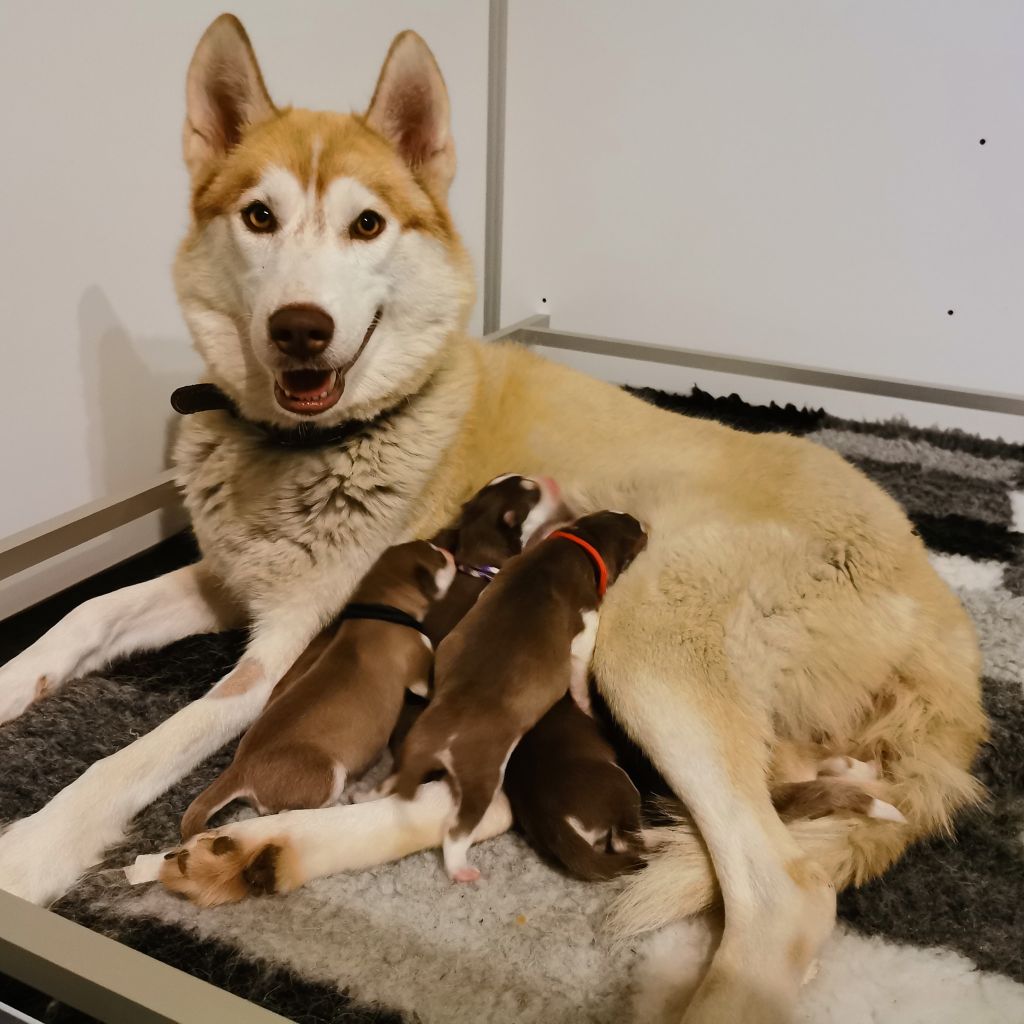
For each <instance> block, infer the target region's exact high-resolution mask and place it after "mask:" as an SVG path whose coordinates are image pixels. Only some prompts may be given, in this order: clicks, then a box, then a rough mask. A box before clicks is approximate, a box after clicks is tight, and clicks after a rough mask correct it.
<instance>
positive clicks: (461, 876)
mask: <svg viewBox="0 0 1024 1024" xmlns="http://www.w3.org/2000/svg"><path fill="white" fill-rule="evenodd" d="M452 881H453V882H479V881H480V869H479V868H475V867H473V866H472V865H466V867H464V868H456V869H455V870H454V871H453V872H452Z"/></svg>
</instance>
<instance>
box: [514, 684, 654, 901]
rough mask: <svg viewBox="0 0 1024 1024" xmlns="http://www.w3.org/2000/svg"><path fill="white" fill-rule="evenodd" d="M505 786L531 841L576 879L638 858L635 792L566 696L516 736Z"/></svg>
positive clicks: (598, 876) (610, 872)
mask: <svg viewBox="0 0 1024 1024" xmlns="http://www.w3.org/2000/svg"><path fill="white" fill-rule="evenodd" d="M504 786H505V795H506V796H507V797H508V799H509V803H510V804H511V805H512V816H513V818H514V819H515V821H516V823H517V824H518V825H519V827H520V828H521V829H522V831H523V833H524V835H525V836H526V838H527V839H528V840H529V842H530V845H531V846H532V847H533V848H534V849H535V850H537V851H538V852H539V853H541V854H544V855H545V856H547V857H549V858H550V859H552V860H554V861H556V862H557V863H558V864H560V865H562V867H564V868H565V869H566V870H567V871H569V872H570V874H573V875H575V876H576V877H577V878H582V879H584V880H585V881H591V882H596V881H601V880H603V879H607V878H614V877H615V876H616V875H620V874H623V873H624V872H627V871H633V870H635V869H637V868H639V867H640V866H641V864H642V863H643V861H642V860H641V857H640V854H641V852H642V851H643V844H642V842H641V840H640V827H641V825H640V793H639V791H638V790H637V788H636V786H634V785H633V782H632V780H631V779H630V777H629V776H628V775H627V774H626V772H625V771H624V770H623V769H622V768H621V767H620V766H619V763H618V761H617V759H616V756H615V750H614V749H613V747H612V745H611V744H610V743H609V742H608V741H607V740H606V739H605V738H604V736H603V735H602V734H601V728H600V726H599V725H598V723H597V722H596V721H595V720H594V719H593V718H592V717H591V716H590V715H588V714H586V713H585V712H584V711H582V710H581V709H580V707H579V705H578V704H576V702H575V701H574V700H573V699H572V698H571V697H569V696H568V695H566V696H565V697H563V698H562V699H561V700H560V701H558V702H557V703H556V704H555V706H554V707H553V708H551V710H550V711H548V712H547V714H545V715H544V717H543V718H541V720H540V721H539V722H538V723H537V724H536V725H535V726H534V727H533V728H532V729H531V730H530V731H529V732H528V733H527V734H526V735H525V736H524V737H523V738H522V740H521V741H520V742H519V744H518V746H517V747H516V748H515V750H514V751H513V752H512V756H511V757H510V758H509V762H508V768H507V770H506V772H505V782H504Z"/></svg>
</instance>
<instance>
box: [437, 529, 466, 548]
mask: <svg viewBox="0 0 1024 1024" xmlns="http://www.w3.org/2000/svg"><path fill="white" fill-rule="evenodd" d="M430 543H431V544H436V545H437V546H438V547H439V548H444V549H445V550H446V551H454V550H455V549H456V548H457V547H458V546H459V531H458V530H456V529H455V528H453V527H449V528H447V529H444V530H441V531H440V532H439V533H435V534H434V536H433V537H431V538H430Z"/></svg>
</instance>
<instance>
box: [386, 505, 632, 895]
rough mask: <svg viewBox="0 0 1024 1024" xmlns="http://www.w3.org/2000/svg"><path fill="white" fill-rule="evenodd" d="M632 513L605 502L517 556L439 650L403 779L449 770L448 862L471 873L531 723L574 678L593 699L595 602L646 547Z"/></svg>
mask: <svg viewBox="0 0 1024 1024" xmlns="http://www.w3.org/2000/svg"><path fill="white" fill-rule="evenodd" d="M646 543H647V536H646V534H645V533H644V530H643V528H642V527H641V526H640V524H639V523H638V522H637V520H635V519H634V518H633V517H632V516H629V515H626V514H625V513H622V512H598V513H595V514H593V515H590V516H585V517H583V518H582V519H579V520H577V521H576V523H575V524H574V525H573V526H572V527H571V528H570V530H569V531H559V532H558V533H555V534H552V535H551V536H550V537H549V538H548V539H547V540H545V541H544V542H543V543H541V544H539V545H538V546H537V547H535V548H534V549H533V550H531V551H527V552H525V553H524V554H523V555H521V556H520V557H519V558H517V559H516V560H515V561H513V562H511V563H510V564H509V565H508V566H507V567H506V569H505V571H504V572H503V573H502V574H501V576H499V577H498V579H497V580H495V581H494V583H493V584H492V585H491V586H489V587H488V588H487V589H486V590H485V591H484V593H483V594H482V595H481V597H480V599H479V600H478V601H477V603H476V605H475V606H474V607H473V608H472V609H471V610H470V611H469V612H468V614H467V615H466V617H465V618H464V619H463V620H462V622H461V623H459V625H458V626H456V627H455V629H454V630H452V632H451V633H450V634H449V635H448V637H447V638H446V639H445V640H444V642H443V643H442V644H441V645H440V647H439V648H438V651H437V657H436V661H435V665H434V686H435V697H434V699H433V701H432V703H431V704H430V706H429V707H428V708H427V710H426V711H425V712H424V713H423V715H422V717H421V718H420V719H419V720H418V721H417V722H416V724H415V725H414V726H413V727H412V729H411V730H410V732H409V736H408V737H407V739H406V741H405V744H404V746H403V748H402V752H401V755H400V758H399V761H400V764H399V770H398V776H397V780H396V786H395V788H396V791H397V792H398V794H399V796H401V797H404V798H406V799H410V798H411V797H412V796H413V794H414V793H415V791H416V787H417V786H418V785H419V784H420V782H422V781H423V779H424V777H425V776H427V775H428V774H430V773H431V772H434V771H447V773H448V781H449V785H450V786H451V788H452V794H453V796H454V799H455V805H456V807H455V813H454V816H453V820H452V821H451V822H450V823H449V825H448V828H447V830H446V835H445V840H444V844H443V849H444V862H445V868H446V870H447V871H448V874H449V875H450V876H451V877H452V878H453V879H455V880H456V881H460V882H462V881H474V880H475V879H477V878H479V876H480V873H479V871H477V869H476V868H473V867H471V866H470V865H469V863H468V860H467V852H468V850H469V847H470V845H471V844H472V842H473V830H474V828H475V827H476V825H477V823H478V822H479V821H480V820H481V819H482V818H483V815H484V813H485V812H486V810H487V808H488V806H489V805H490V803H491V800H492V799H493V798H494V796H495V794H496V793H497V791H498V789H499V788H500V787H501V783H502V778H503V776H504V773H505V766H506V764H507V763H508V758H509V755H510V754H511V753H512V751H513V750H514V749H515V746H516V744H517V743H518V742H519V740H520V739H521V738H522V736H523V734H524V733H525V732H526V731H527V730H528V729H530V728H532V727H533V726H534V725H536V723H537V722H538V721H539V720H540V718H541V716H542V715H543V714H544V713H545V712H546V711H547V710H548V709H549V708H551V707H552V705H554V703H555V702H556V701H557V700H558V699H559V698H560V697H561V696H563V695H564V694H565V692H566V691H567V690H570V691H571V692H572V693H573V695H574V697H576V698H577V700H578V701H579V702H581V703H582V702H584V701H585V700H586V697H585V694H586V688H587V668H588V666H589V663H590V657H591V654H592V652H593V648H594V641H595V639H596V636H597V620H598V613H597V609H598V605H599V604H600V602H601V598H602V596H603V593H604V588H605V586H607V584H608V583H611V582H614V580H615V579H616V578H617V577H618V575H619V574H620V573H621V572H622V571H623V570H624V569H625V568H626V567H627V566H628V565H629V564H630V562H632V560H633V559H634V558H635V557H636V556H637V555H638V554H639V553H640V551H642V550H643V548H644V547H645V546H646Z"/></svg>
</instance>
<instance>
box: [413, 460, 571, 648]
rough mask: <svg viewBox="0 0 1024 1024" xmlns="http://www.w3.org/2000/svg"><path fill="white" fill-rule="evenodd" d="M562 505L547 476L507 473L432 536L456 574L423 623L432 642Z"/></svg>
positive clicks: (437, 640)
mask: <svg viewBox="0 0 1024 1024" xmlns="http://www.w3.org/2000/svg"><path fill="white" fill-rule="evenodd" d="M564 508H565V506H564V505H562V503H561V491H560V489H559V487H558V484H557V483H556V482H555V481H554V480H552V479H551V478H550V477H528V476H520V475H518V474H516V473H506V474H504V475H502V476H498V477H495V478H494V479H493V480H492V481H491V482H490V483H488V484H487V485H486V486H484V487H482V488H481V489H480V490H479V491H477V493H476V494H474V495H473V497H472V498H470V499H469V501H467V502H466V503H465V504H464V505H463V506H462V508H461V509H460V511H459V515H458V518H457V519H456V520H455V522H454V523H453V524H452V525H451V526H450V527H448V528H447V529H444V530H442V531H441V532H440V533H439V534H437V536H435V537H434V538H433V542H434V543H435V544H437V545H438V547H442V548H445V549H446V550H448V551H450V552H451V553H452V554H453V555H454V556H455V566H456V568H457V569H458V573H457V574H456V576H455V579H454V580H453V581H452V585H451V587H450V588H449V590H448V593H447V594H446V595H445V597H444V599H443V600H441V601H437V602H435V603H434V604H433V605H432V606H431V608H430V611H429V612H427V617H426V618H425V619H424V620H423V627H424V629H425V631H426V634H427V636H429V637H430V639H431V641H432V642H433V644H434V646H435V647H437V646H438V645H439V644H440V643H441V641H442V640H443V639H444V638H445V637H446V636H447V635H448V634H449V633H450V632H451V631H452V629H454V628H455V626H456V625H457V624H458V623H459V622H460V621H461V620H462V617H463V616H464V615H465V614H466V612H468V611H469V609H470V608H472V607H473V605H474V604H475V603H476V599H477V598H478V597H479V596H480V594H481V593H482V592H483V589H484V587H486V586H487V584H488V583H490V582H491V580H493V579H494V578H495V576H497V574H498V573H499V572H500V571H501V569H502V567H503V566H504V565H505V563H506V562H507V561H508V560H509V559H510V558H513V557H514V556H515V555H518V554H520V552H522V551H523V549H524V548H525V547H526V546H527V545H528V544H529V543H530V542H531V541H532V540H534V539H535V538H536V537H538V536H540V535H541V534H542V533H543V531H544V530H545V529H547V528H550V527H551V525H552V524H553V523H554V522H555V521H556V520H557V519H559V518H560V516H561V515H562V513H563V511H564Z"/></svg>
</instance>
